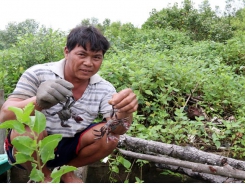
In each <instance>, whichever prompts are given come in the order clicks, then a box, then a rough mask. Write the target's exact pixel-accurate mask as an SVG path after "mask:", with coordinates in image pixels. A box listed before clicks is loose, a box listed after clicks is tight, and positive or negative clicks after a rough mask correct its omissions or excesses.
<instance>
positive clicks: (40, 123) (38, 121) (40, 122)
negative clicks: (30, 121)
mask: <svg viewBox="0 0 245 184" xmlns="http://www.w3.org/2000/svg"><path fill="white" fill-rule="evenodd" d="M45 127H46V117H45V115H44V114H43V113H41V112H39V111H35V123H34V126H33V130H34V131H35V132H37V133H38V134H40V133H41V132H42V131H44V130H45Z"/></svg>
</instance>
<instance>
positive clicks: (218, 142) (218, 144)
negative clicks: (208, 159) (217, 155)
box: [214, 141, 221, 149]
mask: <svg viewBox="0 0 245 184" xmlns="http://www.w3.org/2000/svg"><path fill="white" fill-rule="evenodd" d="M214 144H215V146H216V148H217V149H218V148H220V145H221V143H220V141H214Z"/></svg>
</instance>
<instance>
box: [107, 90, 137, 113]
mask: <svg viewBox="0 0 245 184" xmlns="http://www.w3.org/2000/svg"><path fill="white" fill-rule="evenodd" d="M109 104H111V105H114V108H115V109H117V110H118V112H119V113H126V114H131V113H133V112H135V111H137V108H138V100H137V98H136V95H135V93H134V92H133V91H132V89H130V88H127V89H123V90H122V91H120V92H118V93H116V94H114V95H113V96H112V99H111V100H110V101H109Z"/></svg>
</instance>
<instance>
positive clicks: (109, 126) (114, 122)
mask: <svg viewBox="0 0 245 184" xmlns="http://www.w3.org/2000/svg"><path fill="white" fill-rule="evenodd" d="M113 116H114V117H113ZM110 118H111V119H110V120H108V121H107V122H106V124H105V125H104V126H103V127H101V128H100V129H99V130H95V129H94V132H96V133H99V134H96V133H94V135H95V136H96V137H95V139H101V138H102V137H103V136H104V135H105V134H106V136H107V139H106V140H107V143H108V141H109V140H117V139H118V138H117V137H115V136H113V135H112V134H111V132H112V131H113V130H115V129H116V128H117V127H118V126H119V125H122V126H123V127H125V128H126V129H127V130H128V129H129V126H130V123H129V117H127V118H123V119H118V118H117V114H116V111H115V109H114V106H112V112H111V116H110Z"/></svg>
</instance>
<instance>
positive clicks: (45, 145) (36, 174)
mask: <svg viewBox="0 0 245 184" xmlns="http://www.w3.org/2000/svg"><path fill="white" fill-rule="evenodd" d="M9 110H10V111H13V112H14V114H15V115H16V120H8V121H5V122H3V123H1V124H0V128H1V129H4V128H7V129H14V130H15V131H17V132H18V133H19V134H24V133H26V127H29V128H30V130H31V132H30V133H31V135H32V138H31V137H29V136H24V135H23V136H18V137H16V138H14V139H13V140H12V144H13V146H14V147H15V148H16V150H17V153H16V154H15V158H16V162H15V163H14V164H21V163H25V162H27V161H30V162H31V163H32V170H31V173H30V176H29V177H30V180H31V181H34V182H43V181H44V174H43V172H42V168H43V167H44V166H45V164H46V163H47V162H48V161H49V160H52V159H54V157H55V155H54V149H55V148H56V147H57V145H58V143H59V141H60V140H61V139H62V135H61V134H53V135H49V136H47V137H45V138H44V139H43V140H39V141H38V136H39V134H40V133H41V132H43V131H44V130H45V127H46V117H45V116H44V114H43V113H42V112H39V111H37V110H35V115H34V116H32V115H31V114H32V112H33V110H34V105H33V104H32V103H29V104H27V105H26V106H25V107H24V108H23V109H21V108H17V107H9ZM34 153H36V155H37V156H36V158H34V157H33V154H34ZM74 170H76V167H73V166H67V165H64V166H62V167H59V168H58V169H57V168H56V169H54V170H53V171H52V173H51V178H52V181H51V182H52V183H59V182H60V178H61V176H62V175H63V174H65V173H67V172H70V171H74Z"/></svg>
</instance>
